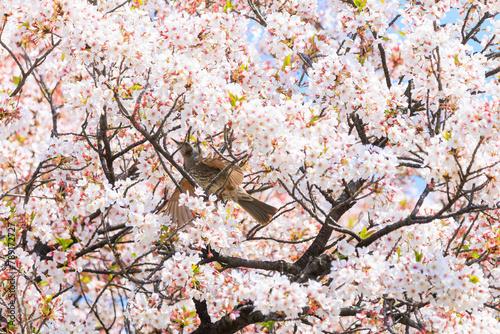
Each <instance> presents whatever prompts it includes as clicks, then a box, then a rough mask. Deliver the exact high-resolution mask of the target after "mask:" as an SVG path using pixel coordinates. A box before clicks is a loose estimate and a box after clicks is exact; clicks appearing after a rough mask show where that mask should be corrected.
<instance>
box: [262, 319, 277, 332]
mask: <svg viewBox="0 0 500 334" xmlns="http://www.w3.org/2000/svg"><path fill="white" fill-rule="evenodd" d="M275 323H276V321H272V320H269V321H266V322H261V323H260V324H261V325H262V327H264V328H265V329H267V330H268V331H270V330H271V329H272V327H273V325H274V324H275Z"/></svg>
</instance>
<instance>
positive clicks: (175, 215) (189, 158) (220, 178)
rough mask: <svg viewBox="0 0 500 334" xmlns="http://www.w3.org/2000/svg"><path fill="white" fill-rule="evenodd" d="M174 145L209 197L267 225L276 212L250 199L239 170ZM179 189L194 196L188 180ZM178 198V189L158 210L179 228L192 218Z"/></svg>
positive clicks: (183, 144)
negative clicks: (227, 201) (223, 201)
mask: <svg viewBox="0 0 500 334" xmlns="http://www.w3.org/2000/svg"><path fill="white" fill-rule="evenodd" d="M174 142H175V143H176V144H177V146H178V147H179V151H180V153H181V155H182V157H183V159H184V169H185V170H186V172H188V173H189V175H191V177H192V178H193V179H194V180H195V181H196V183H197V184H198V185H199V186H200V187H202V188H203V189H205V190H206V191H207V193H208V194H217V195H218V197H219V198H221V199H222V200H229V201H234V202H236V203H238V205H239V206H241V208H242V209H243V210H245V211H246V212H248V214H250V216H252V217H253V218H254V219H255V220H256V221H257V222H258V223H259V224H260V225H262V226H266V225H267V224H269V222H270V221H271V218H272V217H273V216H274V214H275V213H276V212H277V211H278V209H277V208H275V207H274V206H271V205H269V204H266V203H264V202H262V201H260V200H258V199H256V198H255V197H252V196H251V195H250V194H248V193H247V192H246V191H245V189H243V188H242V187H241V184H242V182H243V171H242V170H241V168H240V167H239V166H237V165H231V163H230V162H229V161H227V160H224V159H222V158H221V156H220V155H214V156H212V157H207V158H203V157H202V154H201V152H200V150H199V149H198V148H195V147H193V145H191V144H190V143H189V142H185V141H184V142H179V141H176V140H174ZM219 174H220V175H219ZM179 186H180V188H181V189H182V190H183V191H184V192H189V194H190V195H193V194H194V188H193V186H192V185H191V183H190V182H189V181H188V180H187V179H185V178H183V179H182V180H181V182H180V183H179ZM208 186H210V188H209V189H207V187H208ZM180 194H181V192H180V191H179V189H176V190H175V191H174V193H173V194H172V196H171V197H170V199H169V200H168V202H167V203H166V205H165V206H164V208H163V209H162V210H161V212H163V213H164V214H168V215H170V217H171V220H172V223H173V224H176V225H177V226H179V227H180V226H183V225H184V224H186V223H188V222H189V220H191V219H192V218H193V217H194V216H193V212H192V211H191V210H189V209H188V208H187V207H186V206H184V205H179V197H180Z"/></svg>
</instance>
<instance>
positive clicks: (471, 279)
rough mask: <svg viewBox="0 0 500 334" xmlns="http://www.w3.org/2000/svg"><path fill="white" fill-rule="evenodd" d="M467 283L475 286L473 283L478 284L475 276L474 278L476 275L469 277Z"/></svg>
mask: <svg viewBox="0 0 500 334" xmlns="http://www.w3.org/2000/svg"><path fill="white" fill-rule="evenodd" d="M469 282H471V283H474V284H475V283H479V278H477V276H476V275H474V276H471V277H470V278H469Z"/></svg>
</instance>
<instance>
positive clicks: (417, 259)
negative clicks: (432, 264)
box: [414, 251, 422, 262]
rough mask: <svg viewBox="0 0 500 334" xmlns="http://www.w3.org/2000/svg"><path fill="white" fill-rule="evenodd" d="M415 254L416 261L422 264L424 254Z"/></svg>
mask: <svg viewBox="0 0 500 334" xmlns="http://www.w3.org/2000/svg"><path fill="white" fill-rule="evenodd" d="M414 252H415V260H416V261H417V262H422V252H420V253H419V252H417V251H414Z"/></svg>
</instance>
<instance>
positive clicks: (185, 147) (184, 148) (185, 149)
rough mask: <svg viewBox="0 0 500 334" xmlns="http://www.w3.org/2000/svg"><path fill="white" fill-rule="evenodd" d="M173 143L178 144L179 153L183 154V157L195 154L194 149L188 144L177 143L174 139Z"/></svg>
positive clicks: (183, 142)
mask: <svg viewBox="0 0 500 334" xmlns="http://www.w3.org/2000/svg"><path fill="white" fill-rule="evenodd" d="M173 141H174V142H175V143H176V144H177V147H178V148H179V151H180V152H181V154H182V156H183V157H187V156H190V155H192V154H193V151H194V147H193V145H191V144H190V143H188V142H185V141H177V140H175V139H173Z"/></svg>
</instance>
